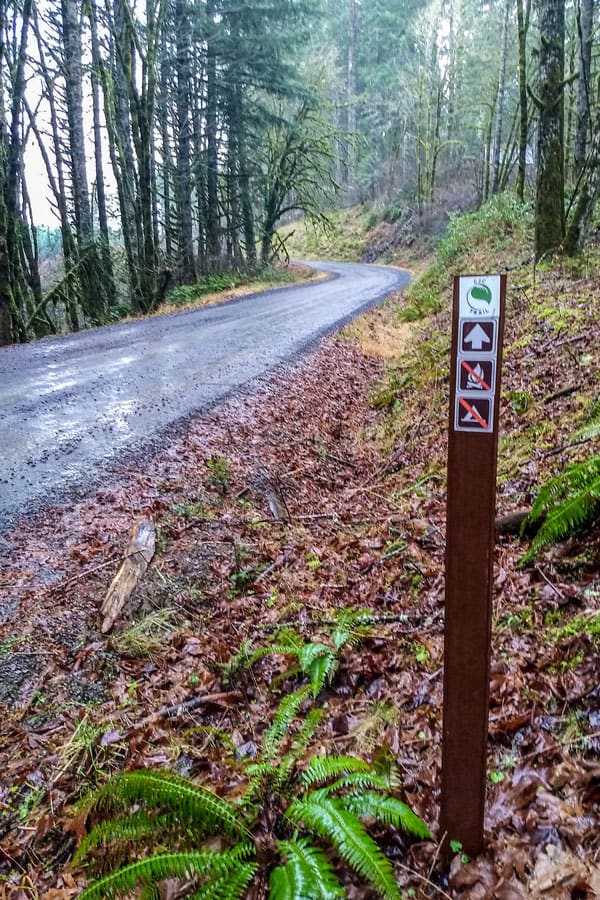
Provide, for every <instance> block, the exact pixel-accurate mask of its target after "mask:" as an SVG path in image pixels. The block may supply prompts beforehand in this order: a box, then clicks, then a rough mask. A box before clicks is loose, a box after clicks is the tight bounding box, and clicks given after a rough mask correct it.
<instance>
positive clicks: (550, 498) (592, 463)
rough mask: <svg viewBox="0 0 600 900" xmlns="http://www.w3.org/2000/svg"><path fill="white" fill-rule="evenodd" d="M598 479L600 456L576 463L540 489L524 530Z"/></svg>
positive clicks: (599, 474)
mask: <svg viewBox="0 0 600 900" xmlns="http://www.w3.org/2000/svg"><path fill="white" fill-rule="evenodd" d="M598 477H600V454H598V455H597V456H592V457H590V458H589V459H586V460H584V462H581V463H575V465H572V466H569V468H568V469H565V471H564V472H561V473H560V474H559V475H556V476H555V477H554V478H551V479H550V480H549V481H548V482H546V484H544V485H542V487H541V488H540V490H539V493H538V495H537V497H536V500H535V503H534V504H533V508H532V510H531V512H530V514H529V516H528V518H527V520H526V522H525V523H524V525H523V528H524V529H526V528H527V527H528V526H530V525H535V524H536V523H537V522H538V521H539V520H540V519H542V518H543V517H544V516H545V515H546V514H547V513H548V512H549V511H550V510H551V509H552V508H553V507H554V506H555V505H556V504H557V503H558V502H559V501H561V500H563V499H567V498H569V497H570V495H571V494H574V493H575V494H577V493H579V492H580V491H582V490H585V489H586V487H587V485H589V484H590V483H593V482H594V481H595V480H596V479H597V478H598Z"/></svg>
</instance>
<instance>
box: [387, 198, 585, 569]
mask: <svg viewBox="0 0 600 900" xmlns="http://www.w3.org/2000/svg"><path fill="white" fill-rule="evenodd" d="M531 246H532V215H531V209H530V208H529V207H528V206H524V205H522V204H520V203H519V202H518V200H517V198H516V197H515V196H514V195H511V194H505V195H502V196H498V197H495V198H493V199H492V200H490V201H489V202H488V203H487V204H485V205H484V206H483V207H482V208H481V209H480V210H478V211H476V212H473V213H468V214H466V215H461V216H456V217H454V218H453V219H452V220H451V222H450V225H449V227H448V230H447V233H446V235H445V236H444V238H443V239H442V241H441V242H440V244H439V246H438V248H437V252H436V255H435V259H434V261H433V263H432V265H431V266H430V267H429V269H428V270H427V271H426V272H425V273H424V274H423V276H422V277H421V278H419V279H417V280H416V281H415V282H414V284H413V286H412V287H411V289H410V290H409V292H408V297H407V298H406V300H405V301H404V300H401V301H400V302H399V311H398V319H399V320H400V322H410V323H411V325H410V328H411V334H410V337H409V339H408V340H406V342H405V347H404V349H403V351H402V352H401V353H400V355H399V356H398V357H397V358H396V359H394V360H392V361H391V362H389V363H388V364H387V365H386V371H385V375H384V377H383V378H381V379H380V380H379V382H378V384H377V385H376V386H375V387H374V389H373V391H372V394H371V398H370V401H371V404H372V406H374V407H375V408H376V409H378V410H379V411H380V413H381V415H380V424H379V430H378V439H379V441H380V443H381V444H382V446H383V449H384V450H386V451H387V452H389V453H391V452H393V450H394V448H396V447H398V446H400V445H402V446H403V447H405V448H406V452H407V454H408V455H409V456H414V457H417V458H418V457H419V456H422V455H423V446H427V447H428V452H427V453H426V454H425V455H426V457H427V459H426V463H424V464H423V465H425V468H424V469H423V472H422V473H421V475H426V474H427V471H429V469H430V468H431V467H432V466H433V469H435V468H436V466H437V467H439V466H440V465H443V464H444V463H445V452H446V443H445V439H446V435H447V428H448V389H449V381H450V378H449V376H450V331H451V306H452V285H453V278H454V276H455V275H458V274H463V273H464V274H477V273H481V274H485V273H495V272H506V273H507V304H506V328H505V351H504V354H503V364H504V366H503V367H504V374H503V389H502V396H501V404H500V434H499V453H498V485H499V494H500V497H502V495H503V494H505V495H506V496H507V504H508V506H509V508H510V506H518V505H530V506H531V505H533V507H534V511H533V513H532V515H531V517H530V518H529V520H528V522H527V524H526V533H527V534H528V535H533V541H532V543H531V545H530V548H528V547H527V544H526V543H524V544H523V560H522V561H523V562H524V563H528V562H532V561H533V560H534V559H535V558H536V557H538V556H539V554H540V553H542V552H543V551H544V550H545V548H546V547H548V546H550V545H551V544H553V543H555V542H557V541H560V540H563V539H564V538H566V537H569V536H570V535H572V534H579V533H580V532H581V531H582V529H585V527H587V526H588V525H589V524H590V523H593V522H594V521H595V519H596V518H597V516H598V512H599V510H600V481H599V475H598V460H599V459H600V456H598V455H597V454H598V440H599V438H600V425H599V424H598V423H599V421H600V409H598V407H599V404H598V401H597V393H598V388H599V387H600V384H599V381H600V379H599V378H598V376H597V372H598V369H599V364H600V358H599V355H598V352H597V349H596V348H597V345H598V341H597V340H596V339H595V338H594V328H595V325H596V322H597V319H598V309H599V306H600V301H599V297H598V295H597V292H596V291H595V283H596V279H597V276H598V272H599V263H598V259H599V254H598V253H597V252H596V251H595V250H594V248H593V247H592V248H590V249H589V250H588V251H587V252H586V253H585V254H584V255H582V257H581V258H579V259H578V260H564V259H561V258H557V259H555V260H553V261H552V262H546V263H545V264H544V265H543V266H538V267H534V265H533V261H532V256H531ZM405 327H406V326H405ZM542 351H543V352H542ZM565 382H567V383H568V382H572V383H573V386H572V389H569V390H568V391H567V393H566V394H565V397H566V398H568V399H565V400H563V399H562V397H561V396H560V388H562V387H563V386H564V384H565ZM557 389H558V396H557V397H556V398H555V396H554V395H555V393H557ZM563 448H564V456H561V455H560V451H561V450H562V449H563ZM414 474H415V473H414V469H407V470H406V474H405V475H404V474H402V475H400V476H399V478H400V481H401V482H402V479H403V477H404V478H405V480H406V484H405V485H403V488H404V491H405V492H406V494H408V495H409V496H410V492H409V487H410V483H411V482H415V483H418V481H419V478H417V479H416V480H415V477H414ZM439 484H440V482H439V481H438V482H437V483H436V486H439ZM402 493H403V492H402V491H401V492H400V496H402ZM536 498H537V500H536ZM506 511H509V510H506Z"/></svg>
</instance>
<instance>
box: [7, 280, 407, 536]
mask: <svg viewBox="0 0 600 900" xmlns="http://www.w3.org/2000/svg"><path fill="white" fill-rule="evenodd" d="M314 267H315V268H318V269H320V270H324V271H326V272H329V273H330V274H331V275H332V276H333V277H332V278H331V279H330V280H328V281H321V282H316V283H313V284H308V285H296V286H294V287H290V288H280V289H278V290H272V291H267V292H265V293H262V294H254V295H251V296H248V297H243V298H240V299H237V300H232V301H229V302H227V303H223V304H220V305H218V306H211V307H207V308H204V309H200V310H195V311H192V312H181V313H175V314H173V315H168V316H161V317H158V318H154V319H147V320H143V321H139V322H133V323H131V324H126V325H113V326H109V327H105V328H97V329H95V330H93V331H88V332H84V333H82V334H75V335H69V336H67V337H62V338H57V339H52V340H43V341H39V342H37V343H35V344H27V345H18V346H13V347H5V348H0V385H1V388H0V448H1V451H2V459H3V466H2V470H1V471H0V527H4V526H6V525H8V524H9V523H10V521H11V519H13V518H14V517H16V516H17V515H19V514H22V513H23V512H26V511H27V510H29V509H33V508H35V507H36V506H41V505H43V503H44V501H46V502H49V501H51V500H55V499H56V498H57V497H58V496H59V495H60V494H61V493H63V492H64V491H65V490H68V489H69V488H74V487H76V486H78V485H81V484H82V483H84V482H89V479H90V477H91V476H92V475H93V473H94V472H95V471H97V470H98V469H99V468H100V467H101V465H102V464H103V463H106V462H110V461H111V460H114V459H115V457H116V456H118V454H119V453H122V452H123V451H124V450H131V449H136V448H138V447H140V446H141V445H142V444H143V443H144V442H146V441H148V440H150V439H152V438H156V437H157V436H158V435H160V433H161V432H163V431H164V430H165V429H166V428H167V427H169V426H171V425H173V424H174V423H175V422H177V421H178V420H180V419H183V418H184V417H186V416H189V415H190V414H192V413H194V412H197V411H200V410H202V409H206V408H207V407H208V406H210V405H212V404H213V403H215V402H216V401H219V400H222V399H224V398H225V397H227V396H228V395H230V394H231V393H233V392H235V391H236V390H237V389H239V388H240V387H242V385H244V384H246V383H247V382H249V381H251V380H252V379H254V378H256V377H257V376H260V375H262V374H263V373H265V372H267V371H268V370H269V369H272V368H273V367H274V366H276V365H277V364H280V363H282V362H284V361H285V360H289V359H291V358H293V357H294V356H296V355H297V354H299V353H300V352H302V351H303V350H305V349H306V348H307V347H308V346H310V344H312V343H314V341H316V340H317V339H318V338H319V337H321V336H322V335H324V334H326V333H327V332H328V331H331V330H332V329H334V328H338V327H340V326H341V325H342V324H343V323H344V322H345V321H347V320H348V319H350V318H352V317H353V316H354V315H355V314H356V313H358V312H359V311H360V310H363V309H365V308H366V307H368V306H370V305H372V304H374V303H376V302H377V301H379V300H381V299H383V298H384V297H385V296H387V295H388V294H389V293H391V292H392V291H393V290H396V289H397V288H399V287H402V286H403V285H405V284H407V283H408V281H409V276H408V274H407V273H406V272H402V271H400V270H398V269H391V268H385V267H380V266H369V265H361V264H343V263H315V264H314Z"/></svg>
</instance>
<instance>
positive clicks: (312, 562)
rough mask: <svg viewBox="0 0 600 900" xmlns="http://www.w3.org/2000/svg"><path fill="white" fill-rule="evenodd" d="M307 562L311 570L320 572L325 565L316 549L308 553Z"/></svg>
mask: <svg viewBox="0 0 600 900" xmlns="http://www.w3.org/2000/svg"><path fill="white" fill-rule="evenodd" d="M306 564H307V566H308V568H309V570H310V571H311V572H318V571H319V569H320V568H321V567H322V565H323V563H322V561H321V557H320V556H319V554H318V553H316V552H315V551H314V550H313V551H311V552H310V553H307V554H306Z"/></svg>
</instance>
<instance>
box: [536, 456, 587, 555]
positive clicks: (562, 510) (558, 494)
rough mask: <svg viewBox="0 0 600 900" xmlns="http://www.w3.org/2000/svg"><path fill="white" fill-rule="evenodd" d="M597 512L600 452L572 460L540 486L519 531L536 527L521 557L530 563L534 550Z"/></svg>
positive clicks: (569, 531) (554, 541)
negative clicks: (570, 463)
mask: <svg viewBox="0 0 600 900" xmlns="http://www.w3.org/2000/svg"><path fill="white" fill-rule="evenodd" d="M599 511H600V454H598V455H596V456H592V457H590V458H589V459H586V460H584V462H581V463H575V464H574V465H572V466H569V467H568V468H567V469H565V471H564V472H561V473H560V475H556V476H555V477H554V478H551V479H550V481H548V482H547V483H546V484H545V485H543V486H542V488H541V489H540V492H539V494H538V495H537V498H536V500H535V503H534V505H533V508H532V510H531V512H530V514H529V516H528V518H527V519H526V520H525V522H524V523H523V528H522V531H524V530H530V529H532V528H534V529H535V528H537V531H536V533H535V536H534V538H533V540H532V542H531V546H530V548H529V550H528V551H527V553H525V554H524V556H523V557H522V559H521V562H522V563H523V564H525V563H528V562H531V560H532V559H534V557H535V556H536V555H537V553H538V552H539V551H540V550H541V549H543V548H544V547H547V546H548V545H550V544H555V543H557V541H561V540H563V539H564V538H566V537H568V536H569V535H570V534H573V532H575V531H577V530H579V529H580V528H583V527H584V526H585V525H588V524H589V523H590V522H592V521H593V520H594V518H595V517H596V516H597V515H598V512H599Z"/></svg>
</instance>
